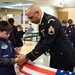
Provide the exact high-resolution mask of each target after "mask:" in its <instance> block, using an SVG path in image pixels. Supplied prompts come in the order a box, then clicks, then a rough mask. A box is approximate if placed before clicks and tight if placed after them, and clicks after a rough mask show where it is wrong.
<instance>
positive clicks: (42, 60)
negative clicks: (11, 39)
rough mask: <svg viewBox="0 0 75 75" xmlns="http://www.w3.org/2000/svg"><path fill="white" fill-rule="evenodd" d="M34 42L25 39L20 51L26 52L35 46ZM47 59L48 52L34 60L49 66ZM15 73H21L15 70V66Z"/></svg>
mask: <svg viewBox="0 0 75 75" xmlns="http://www.w3.org/2000/svg"><path fill="white" fill-rule="evenodd" d="M36 44H37V42H29V41H26V42H25V44H24V45H23V47H22V48H21V52H20V53H23V54H27V53H28V52H30V51H31V50H32V49H33V48H34V47H35V45H36ZM49 59H50V56H49V54H48V55H47V56H46V55H44V54H43V55H41V56H40V57H39V58H37V59H36V60H35V61H34V62H35V63H38V64H41V65H45V66H49ZM16 73H17V75H21V74H19V71H18V70H17V68H16Z"/></svg>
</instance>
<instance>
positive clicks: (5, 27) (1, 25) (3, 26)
mask: <svg viewBox="0 0 75 75" xmlns="http://www.w3.org/2000/svg"><path fill="white" fill-rule="evenodd" d="M12 30H13V29H12V26H11V25H10V24H9V23H8V22H7V21H0V31H12Z"/></svg>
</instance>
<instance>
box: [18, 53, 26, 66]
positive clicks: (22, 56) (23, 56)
mask: <svg viewBox="0 0 75 75" xmlns="http://www.w3.org/2000/svg"><path fill="white" fill-rule="evenodd" d="M24 62H26V55H24V54H20V56H19V60H18V62H17V65H19V66H20V65H22V64H23V63H24Z"/></svg>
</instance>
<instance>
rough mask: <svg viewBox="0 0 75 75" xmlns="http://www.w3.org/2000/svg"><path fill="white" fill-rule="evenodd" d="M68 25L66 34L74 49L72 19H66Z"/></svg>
mask: <svg viewBox="0 0 75 75" xmlns="http://www.w3.org/2000/svg"><path fill="white" fill-rule="evenodd" d="M68 24H69V27H68V28H67V34H68V38H69V40H70V42H71V43H72V44H73V47H74V49H75V25H74V24H73V20H72V19H69V20H68Z"/></svg>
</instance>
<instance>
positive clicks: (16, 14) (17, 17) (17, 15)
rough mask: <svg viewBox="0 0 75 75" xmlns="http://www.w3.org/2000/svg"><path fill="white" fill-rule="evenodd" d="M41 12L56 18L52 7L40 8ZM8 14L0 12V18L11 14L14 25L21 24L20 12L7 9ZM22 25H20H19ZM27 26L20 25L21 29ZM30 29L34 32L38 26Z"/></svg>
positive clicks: (3, 11)
mask: <svg viewBox="0 0 75 75" xmlns="http://www.w3.org/2000/svg"><path fill="white" fill-rule="evenodd" d="M41 8H42V11H43V12H46V13H48V14H51V15H54V16H56V17H57V9H56V8H55V7H52V6H47V7H41ZM7 10H8V12H5V10H0V17H3V16H4V15H5V14H13V15H14V20H15V25H18V24H21V14H22V10H15V9H7ZM21 25H22V24H21ZM28 26H29V25H28V24H25V26H24V25H22V27H23V28H24V27H28ZM32 27H34V29H35V31H38V25H35V24H33V25H32Z"/></svg>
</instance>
